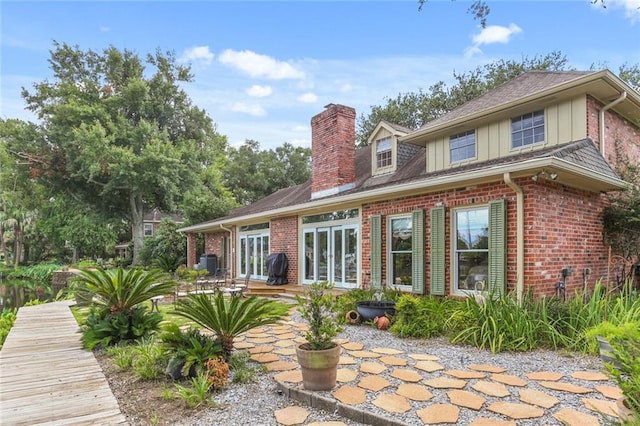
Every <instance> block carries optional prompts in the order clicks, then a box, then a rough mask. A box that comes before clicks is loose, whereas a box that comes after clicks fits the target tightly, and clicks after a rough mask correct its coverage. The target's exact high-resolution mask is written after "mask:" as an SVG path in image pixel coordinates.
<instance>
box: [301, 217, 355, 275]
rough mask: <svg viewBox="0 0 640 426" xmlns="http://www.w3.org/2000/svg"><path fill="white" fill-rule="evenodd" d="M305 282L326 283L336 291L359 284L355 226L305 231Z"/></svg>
mask: <svg viewBox="0 0 640 426" xmlns="http://www.w3.org/2000/svg"><path fill="white" fill-rule="evenodd" d="M303 249H304V256H303V258H304V259H305V264H304V282H306V283H312V282H314V281H328V282H330V283H333V284H334V285H335V286H336V287H342V288H351V287H355V286H356V285H357V284H358V226H357V225H342V226H329V227H319V228H310V229H305V230H304V248H303Z"/></svg>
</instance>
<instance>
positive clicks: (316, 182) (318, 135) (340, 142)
mask: <svg viewBox="0 0 640 426" xmlns="http://www.w3.org/2000/svg"><path fill="white" fill-rule="evenodd" d="M355 120H356V110H355V109H353V108H351V107H348V106H344V105H335V104H329V105H327V106H325V110H324V111H323V112H321V113H320V114H318V115H316V116H315V117H313V118H312V119H311V198H312V199H313V198H320V197H326V196H328V195H334V194H338V193H340V192H342V191H346V190H349V189H351V188H353V187H354V186H355V180H356V158H355V156H356V142H355V141H356V139H355V138H356V125H355Z"/></svg>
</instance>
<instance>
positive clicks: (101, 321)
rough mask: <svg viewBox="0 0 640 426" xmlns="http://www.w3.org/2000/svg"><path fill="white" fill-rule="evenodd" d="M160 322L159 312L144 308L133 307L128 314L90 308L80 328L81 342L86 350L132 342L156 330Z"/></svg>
mask: <svg viewBox="0 0 640 426" xmlns="http://www.w3.org/2000/svg"><path fill="white" fill-rule="evenodd" d="M161 322H162V315H161V314H160V313H159V312H149V311H148V310H147V308H146V307H144V306H138V307H135V308H133V309H132V310H131V311H130V312H129V313H126V312H124V311H117V312H115V313H111V312H109V311H105V310H99V309H96V308H92V309H91V311H90V312H89V315H88V316H87V319H86V322H85V323H84V324H83V325H82V326H81V327H80V329H81V331H82V342H83V344H84V347H85V348H87V349H93V348H95V347H96V346H104V347H106V346H109V345H115V344H121V343H127V342H132V341H134V340H137V339H140V338H143V337H147V336H148V335H150V334H151V333H152V332H154V331H156V330H158V328H159V326H160V323H161Z"/></svg>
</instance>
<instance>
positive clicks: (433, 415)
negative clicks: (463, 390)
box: [416, 404, 460, 425]
mask: <svg viewBox="0 0 640 426" xmlns="http://www.w3.org/2000/svg"><path fill="white" fill-rule="evenodd" d="M416 414H417V415H418V417H420V420H422V422H423V423H424V424H429V425H432V424H438V423H457V422H458V417H460V409H459V408H458V407H456V406H455V405H451V404H434V405H430V406H428V407H426V408H423V409H422V410H418V411H417V412H416Z"/></svg>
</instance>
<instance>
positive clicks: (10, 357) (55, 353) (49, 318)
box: [0, 302, 128, 426]
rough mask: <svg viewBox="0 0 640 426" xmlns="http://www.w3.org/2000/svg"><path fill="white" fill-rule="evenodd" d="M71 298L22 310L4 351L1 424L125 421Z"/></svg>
mask: <svg viewBox="0 0 640 426" xmlns="http://www.w3.org/2000/svg"><path fill="white" fill-rule="evenodd" d="M80 337H81V335H80V331H79V327H78V324H77V322H76V320H75V319H74V317H73V315H72V313H71V310H70V309H69V303H68V302H54V303H47V304H44V305H36V306H27V307H23V308H20V310H19V311H18V316H17V319H16V322H15V324H14V326H13V328H12V329H11V331H10V332H9V336H8V337H7V340H6V342H5V344H4V346H3V347H2V350H0V424H1V425H3V426H9V425H126V424H128V423H127V421H126V419H125V417H124V415H123V414H122V413H121V412H120V408H119V407H118V401H117V400H116V398H115V397H114V396H113V393H112V392H111V389H110V388H109V384H108V383H107V380H106V378H105V376H104V374H103V373H102V369H101V368H100V365H99V364H98V361H96V358H95V357H94V356H93V353H92V352H90V351H86V350H84V349H83V347H82V342H81V341H80Z"/></svg>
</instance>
